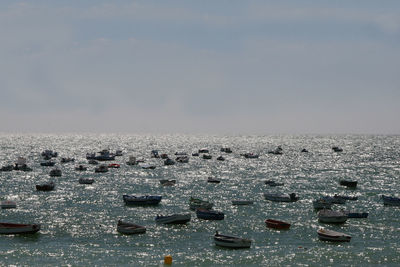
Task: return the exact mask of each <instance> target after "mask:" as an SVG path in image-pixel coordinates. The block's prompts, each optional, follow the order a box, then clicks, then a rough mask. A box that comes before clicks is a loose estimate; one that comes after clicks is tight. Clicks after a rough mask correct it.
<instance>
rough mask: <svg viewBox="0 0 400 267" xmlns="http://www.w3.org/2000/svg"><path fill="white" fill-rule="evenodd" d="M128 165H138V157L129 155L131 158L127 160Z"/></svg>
mask: <svg viewBox="0 0 400 267" xmlns="http://www.w3.org/2000/svg"><path fill="white" fill-rule="evenodd" d="M126 164H127V165H137V161H136V157H134V156H129V160H128V161H127V162H126Z"/></svg>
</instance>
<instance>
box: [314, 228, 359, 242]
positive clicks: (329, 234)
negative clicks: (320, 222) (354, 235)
mask: <svg viewBox="0 0 400 267" xmlns="http://www.w3.org/2000/svg"><path fill="white" fill-rule="evenodd" d="M317 234H318V238H319V239H320V240H322V241H333V242H350V239H351V236H349V235H347V234H344V233H340V232H336V231H332V230H328V229H322V228H321V229H319V230H317Z"/></svg>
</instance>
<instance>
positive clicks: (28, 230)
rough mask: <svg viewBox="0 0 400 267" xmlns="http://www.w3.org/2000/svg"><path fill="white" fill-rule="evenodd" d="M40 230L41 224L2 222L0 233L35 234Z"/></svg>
mask: <svg viewBox="0 0 400 267" xmlns="http://www.w3.org/2000/svg"><path fill="white" fill-rule="evenodd" d="M39 230H40V224H15V223H0V234H3V235H13V234H34V233H36V232H38V231H39Z"/></svg>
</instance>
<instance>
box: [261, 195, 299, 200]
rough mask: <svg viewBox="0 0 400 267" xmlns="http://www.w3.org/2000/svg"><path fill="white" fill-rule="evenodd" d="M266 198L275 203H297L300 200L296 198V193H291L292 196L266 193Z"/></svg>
mask: <svg viewBox="0 0 400 267" xmlns="http://www.w3.org/2000/svg"><path fill="white" fill-rule="evenodd" d="M264 198H265V199H267V200H270V201H275V202H296V201H297V200H299V197H297V196H296V193H291V194H270V193H264Z"/></svg>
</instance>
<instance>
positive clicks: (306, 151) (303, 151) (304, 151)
mask: <svg viewBox="0 0 400 267" xmlns="http://www.w3.org/2000/svg"><path fill="white" fill-rule="evenodd" d="M300 152H302V153H308V150H307V149H305V148H303V149H302V150H301V151H300Z"/></svg>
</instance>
